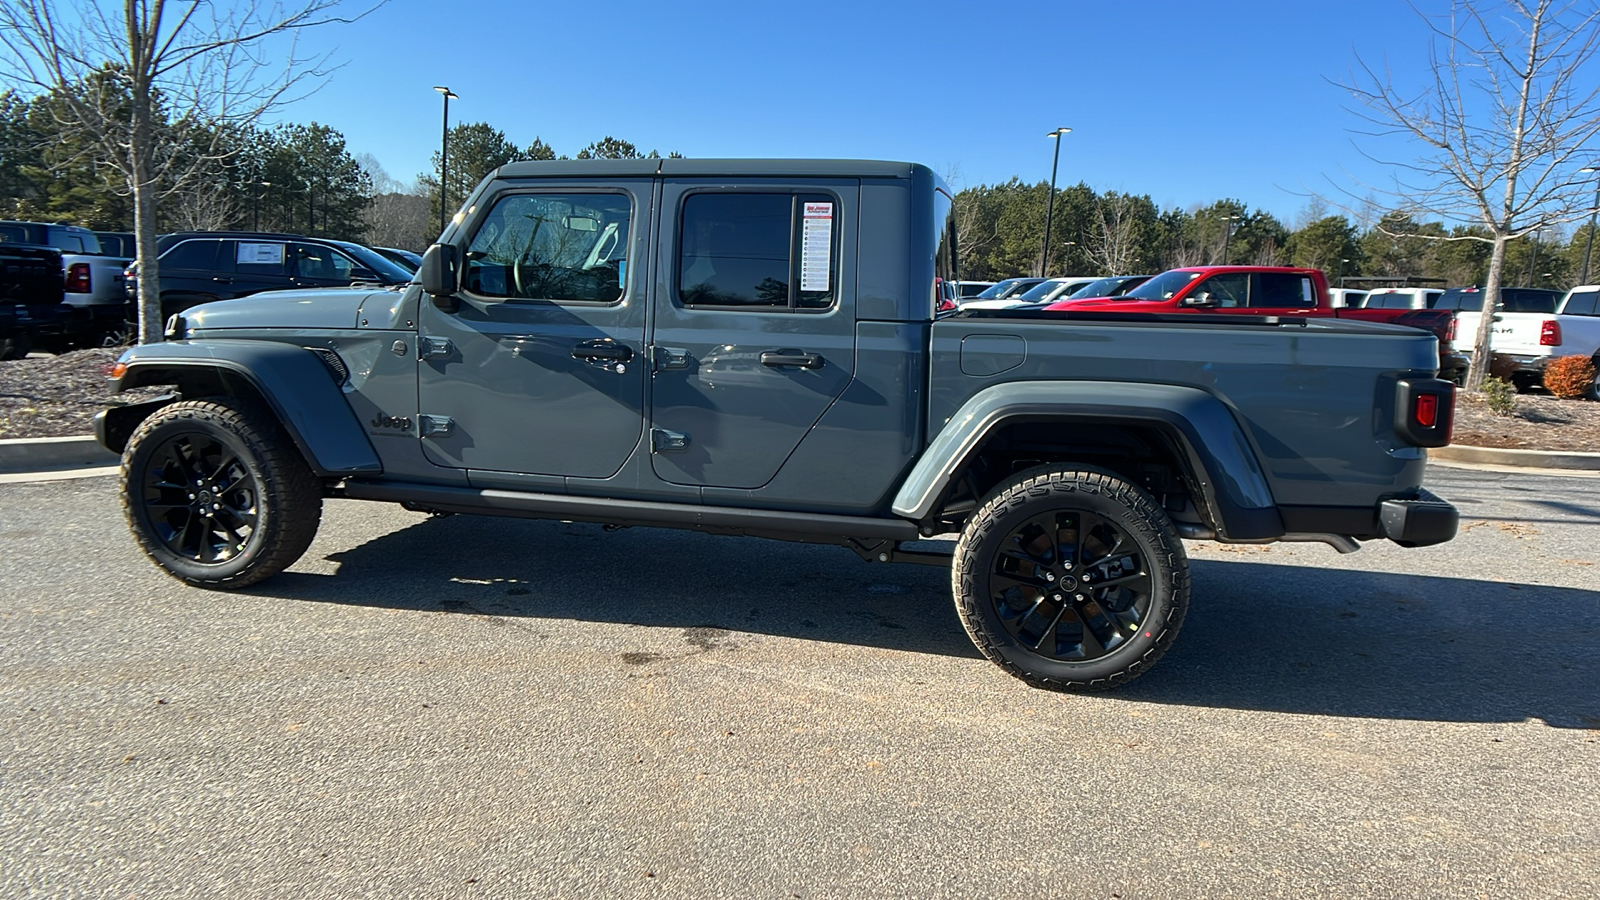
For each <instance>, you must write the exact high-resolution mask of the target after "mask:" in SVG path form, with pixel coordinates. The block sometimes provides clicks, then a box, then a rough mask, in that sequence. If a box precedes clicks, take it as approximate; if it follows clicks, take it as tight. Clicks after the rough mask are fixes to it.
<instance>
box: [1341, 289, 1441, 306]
mask: <svg viewBox="0 0 1600 900" xmlns="http://www.w3.org/2000/svg"><path fill="white" fill-rule="evenodd" d="M1442 296H1444V289H1443V288H1420V287H1400V288H1376V289H1374V290H1370V291H1367V296H1366V299H1364V300H1363V301H1362V302H1361V305H1360V308H1361V309H1432V308H1433V306H1434V304H1436V303H1438V302H1439V298H1440V297H1442Z"/></svg>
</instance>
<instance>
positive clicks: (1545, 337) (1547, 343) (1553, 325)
mask: <svg viewBox="0 0 1600 900" xmlns="http://www.w3.org/2000/svg"><path fill="white" fill-rule="evenodd" d="M1539 346H1541V347H1559V346H1561V323H1560V322H1557V321H1556V320H1555V319H1545V320H1544V323H1543V324H1542V325H1540V326H1539Z"/></svg>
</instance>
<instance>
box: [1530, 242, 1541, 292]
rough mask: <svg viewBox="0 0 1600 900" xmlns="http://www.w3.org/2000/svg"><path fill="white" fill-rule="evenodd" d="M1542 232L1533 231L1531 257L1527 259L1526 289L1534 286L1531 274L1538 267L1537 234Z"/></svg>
mask: <svg viewBox="0 0 1600 900" xmlns="http://www.w3.org/2000/svg"><path fill="white" fill-rule="evenodd" d="M1542 230H1543V229H1539V228H1535V229H1534V230H1533V255H1532V256H1529V257H1528V287H1534V286H1535V283H1534V280H1533V272H1534V269H1535V268H1537V267H1538V265H1539V232H1540V231H1542Z"/></svg>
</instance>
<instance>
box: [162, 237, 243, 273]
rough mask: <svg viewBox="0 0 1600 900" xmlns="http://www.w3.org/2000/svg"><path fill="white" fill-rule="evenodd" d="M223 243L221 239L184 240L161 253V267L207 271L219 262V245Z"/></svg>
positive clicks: (164, 268) (165, 268)
mask: <svg viewBox="0 0 1600 900" xmlns="http://www.w3.org/2000/svg"><path fill="white" fill-rule="evenodd" d="M221 243H222V242H221V241H207V240H197V241H183V242H181V243H179V244H178V245H177V246H175V247H173V248H172V249H170V250H168V251H167V252H166V253H164V254H162V255H161V268H162V269H163V270H169V269H201V270H206V271H209V270H211V269H214V268H216V262H217V247H218V245H220V244H221ZM231 268H232V267H230V271H231Z"/></svg>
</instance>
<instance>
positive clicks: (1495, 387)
mask: <svg viewBox="0 0 1600 900" xmlns="http://www.w3.org/2000/svg"><path fill="white" fill-rule="evenodd" d="M1483 402H1484V403H1487V404H1488V405H1489V411H1490V412H1492V413H1494V414H1495V415H1497V416H1514V415H1516V414H1517V389H1516V388H1515V387H1514V386H1513V385H1512V384H1511V382H1509V381H1506V380H1505V379H1504V378H1485V379H1484V380H1483Z"/></svg>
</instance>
